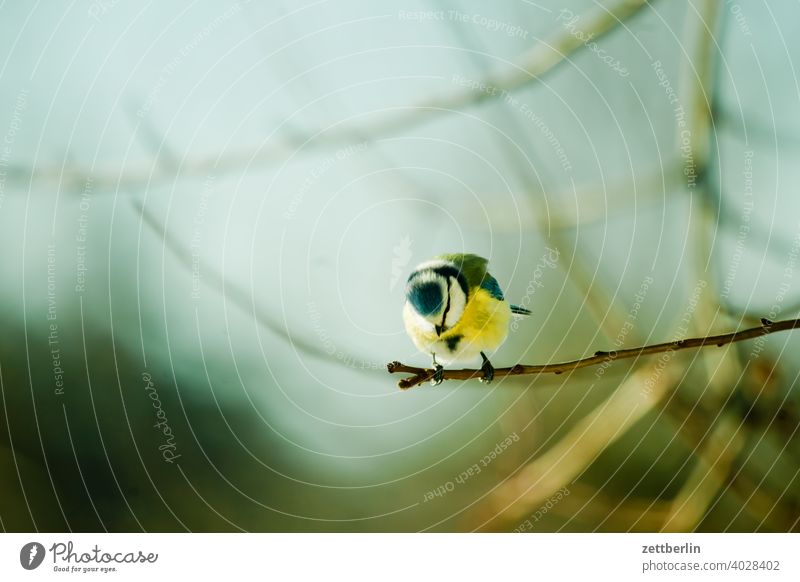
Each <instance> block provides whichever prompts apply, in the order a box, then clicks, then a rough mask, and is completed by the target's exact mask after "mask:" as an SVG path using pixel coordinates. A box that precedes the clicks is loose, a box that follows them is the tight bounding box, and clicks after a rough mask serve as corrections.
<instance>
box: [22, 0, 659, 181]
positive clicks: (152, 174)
mask: <svg viewBox="0 0 800 582" xmlns="http://www.w3.org/2000/svg"><path fill="white" fill-rule="evenodd" d="M647 5H648V3H647V0H616V1H614V2H611V3H610V5H609V6H602V7H596V6H595V7H592V8H591V9H589V10H587V11H586V12H585V13H582V14H580V15H577V16H579V17H580V22H581V26H582V30H583V32H584V35H586V36H591V38H593V39H595V40H596V39H598V38H601V37H603V36H604V35H606V34H608V33H609V32H611V31H612V30H614V29H615V28H616V26H617V25H619V24H620V23H621V22H622V21H624V20H626V19H628V18H630V17H631V16H633V15H634V14H636V13H637V12H639V10H641V9H642V8H644V7H645V6H647ZM585 47H586V43H585V42H584V41H583V40H581V39H580V38H578V36H576V35H574V34H572V32H571V31H570V30H568V29H566V28H562V29H561V30H559V31H558V32H557V33H555V34H553V35H552V36H551V37H550V38H549V39H548V40H544V41H541V42H539V43H538V44H536V45H534V46H533V47H531V48H530V49H529V50H527V51H525V52H524V53H522V54H521V55H519V56H518V57H517V59H516V62H511V63H510V66H509V68H508V70H505V71H503V72H501V73H495V74H493V75H489V76H488V77H487V78H486V79H484V80H483V81H484V82H485V83H486V84H487V85H488V86H493V87H496V88H497V89H499V90H503V91H514V90H516V89H519V88H521V87H523V86H525V85H528V84H529V83H533V82H537V81H540V80H541V78H542V77H543V76H544V75H545V74H547V73H550V72H551V71H553V70H554V69H556V68H557V67H558V66H559V65H561V64H562V63H565V62H568V61H569V57H570V56H571V55H572V54H573V53H575V52H577V51H579V50H582V49H585ZM492 98H495V99H496V98H498V97H497V96H492V95H489V94H487V93H486V92H483V91H475V90H473V89H470V88H464V89H460V90H457V91H453V92H450V93H448V94H447V95H445V96H443V97H439V98H433V99H428V100H426V101H422V102H420V103H417V104H412V105H408V106H406V107H402V108H397V110H398V111H402V113H399V114H395V115H392V116H390V117H389V118H387V119H385V120H381V121H380V122H378V123H376V124H371V125H367V126H364V127H362V128H360V129H357V130H356V131H354V130H353V129H348V128H341V127H340V124H333V125H332V127H333V128H334V129H332V130H330V131H319V132H316V133H312V134H304V133H296V132H295V133H294V134H293V135H292V134H289V133H288V132H287V133H284V134H282V135H280V136H275V135H270V136H267V138H266V139H265V142H264V143H263V144H260V145H259V146H253V147H251V148H242V149H241V150H239V151H233V152H231V153H225V154H222V153H220V154H214V155H209V156H205V157H197V158H194V159H185V160H182V162H181V164H180V167H179V168H178V173H180V175H181V176H202V175H205V174H207V173H208V172H210V171H213V172H214V173H215V174H218V175H219V174H222V173H225V172H233V171H237V170H239V171H241V170H243V169H246V168H254V167H256V168H259V167H261V166H260V164H263V163H269V162H273V161H276V160H278V161H281V160H284V159H285V157H286V155H287V154H290V153H292V152H293V151H295V150H296V149H297V148H298V147H301V146H302V147H306V148H309V149H310V148H314V147H319V146H340V145H345V144H349V143H352V142H354V141H355V140H357V139H360V138H361V136H363V135H368V136H370V138H371V139H373V140H374V139H376V138H377V137H379V136H381V135H385V134H387V133H393V132H398V131H405V130H408V129H409V128H410V127H413V126H415V125H419V124H421V123H423V122H425V121H427V120H428V119H429V118H431V117H435V116H437V115H441V114H442V113H447V112H449V111H453V110H459V109H463V108H465V107H468V106H471V105H477V104H480V103H482V102H483V101H485V100H488V99H492ZM289 119H290V120H291V117H290V118H289ZM146 130H147V128H145V131H146ZM135 131H141V128H140V126H137V127H136V129H135ZM158 165H159V164H158V163H157V162H153V163H145V164H142V165H140V166H138V167H134V168H131V167H130V165H126V166H124V167H122V168H119V167H112V168H105V169H99V170H96V171H95V170H92V169H90V168H75V169H72V168H69V169H68V168H64V167H62V165H60V164H53V165H50V166H36V167H29V166H21V165H12V166H9V168H8V172H7V174H8V178H9V179H11V180H14V181H18V182H22V183H25V184H27V185H28V187H30V184H31V183H32V182H34V181H52V182H55V183H57V184H62V183H65V182H67V183H74V184H80V185H82V184H83V183H85V182H86V180H87V179H89V178H91V179H92V181H93V184H94V186H95V189H96V190H102V189H104V188H105V189H112V190H117V189H123V188H131V187H144V186H147V185H149V184H151V183H152V182H154V181H156V180H158V179H169V178H173V177H174V176H175V173H173V172H165V171H164V170H163V169H161V168H159V167H158Z"/></svg>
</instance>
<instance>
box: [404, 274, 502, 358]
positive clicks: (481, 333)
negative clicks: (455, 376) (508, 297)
mask: <svg viewBox="0 0 800 582" xmlns="http://www.w3.org/2000/svg"><path fill="white" fill-rule="evenodd" d="M403 316H404V317H403V319H404V321H405V326H406V331H407V332H408V334H409V336H411V339H412V340H413V341H414V343H415V344H416V346H417V348H419V349H420V351H423V352H429V353H433V354H435V355H436V357H437V359H439V360H441V361H442V362H443V363H445V364H448V363H452V362H456V361H462V360H472V359H474V358H477V357H478V355H479V354H480V352H482V351H493V350H496V349H497V348H498V347H500V345H501V344H502V343H503V342H504V341H505V339H506V337H507V336H508V325H509V322H510V320H511V308H510V307H509V304H508V302H506V301H502V300H499V299H496V298H495V297H492V295H491V294H490V293H489V292H488V291H486V290H485V289H482V288H480V287H476V288H473V289H471V290H470V298H469V301H467V304H466V306H465V308H464V313H463V314H462V316H461V319H459V320H458V323H456V324H455V325H454V326H453V327H451V328H450V329H448V330H447V331H446V332H444V333H443V334H442V335H441V336H438V335H436V332H435V331H434V330H433V327H432V326H430V325H426V323H425V322H421V321H420V318H418V317H416V316H415V315H414V313H413V308H412V307H410V306H409V305H406V308H405V311H404V314H403Z"/></svg>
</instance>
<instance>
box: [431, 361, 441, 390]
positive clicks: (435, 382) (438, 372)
mask: <svg viewBox="0 0 800 582" xmlns="http://www.w3.org/2000/svg"><path fill="white" fill-rule="evenodd" d="M434 370H436V371H435V372H434V373H433V377H432V378H431V386H438V385H439V384H441V383H442V381H443V380H444V367H443V366H442V365H440V364H434Z"/></svg>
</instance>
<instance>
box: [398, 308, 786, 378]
mask: <svg viewBox="0 0 800 582" xmlns="http://www.w3.org/2000/svg"><path fill="white" fill-rule="evenodd" d="M797 328H800V319H787V320H784V321H775V322H773V321H770V320H768V319H762V320H761V325H760V326H759V327H753V328H750V329H743V330H740V331H734V332H732V333H725V334H721V335H711V336H707V337H698V338H688V339H682V340H677V341H672V342H666V343H661V344H653V345H651V346H642V347H639V348H629V349H626V350H614V351H610V352H602V351H599V352H595V354H594V355H593V356H590V357H588V358H582V359H580V360H573V361H571V362H561V363H558V364H540V365H522V364H517V365H516V366H512V367H510V368H495V370H494V377H495V378H503V377H505V376H522V375H530V374H561V373H562V372H569V371H572V370H577V369H579V368H586V367H589V366H596V365H598V364H602V363H605V362H612V361H614V360H622V359H626V358H638V357H639V356H647V355H651V354H660V353H664V352H674V351H678V350H686V349H691V348H702V347H706V346H711V345H715V346H717V347H721V346H724V345H726V344H731V343H734V342H741V341H744V340H748V339H753V338H756V337H760V336H762V335H767V334H770V333H775V332H779V331H786V330H790V329H797ZM386 367H387V370H388V371H389V373H390V374H396V373H403V374H413V376H411V377H410V378H403V379H402V380H400V381H399V382H398V383H397V386H398V387H399V388H401V389H403V390H407V389H408V388H413V387H414V386H418V385H419V384H422V383H423V382H425V381H426V380H430V379H431V378H433V375H434V373H435V372H436V370H434V369H431V368H416V367H413V366H406V365H405V364H401V363H400V362H390V363H389V364H387V366H386ZM482 376H483V371H482V370H474V369H462V370H445V371H444V375H443V376H442V379H444V380H470V379H472V378H481V377H482Z"/></svg>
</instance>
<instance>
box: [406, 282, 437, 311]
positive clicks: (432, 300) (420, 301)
mask: <svg viewBox="0 0 800 582" xmlns="http://www.w3.org/2000/svg"><path fill="white" fill-rule="evenodd" d="M443 299H444V298H443V297H442V288H441V287H440V286H439V284H438V283H434V282H430V281H429V282H425V283H420V284H416V285H415V284H412V285H411V286H410V288H409V290H408V301H409V302H410V303H411V305H412V306H413V307H414V309H416V310H417V312H418V313H419V314H420V315H423V316H428V315H433V314H435V313H437V312H439V310H440V309H441V308H442V303H443Z"/></svg>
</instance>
